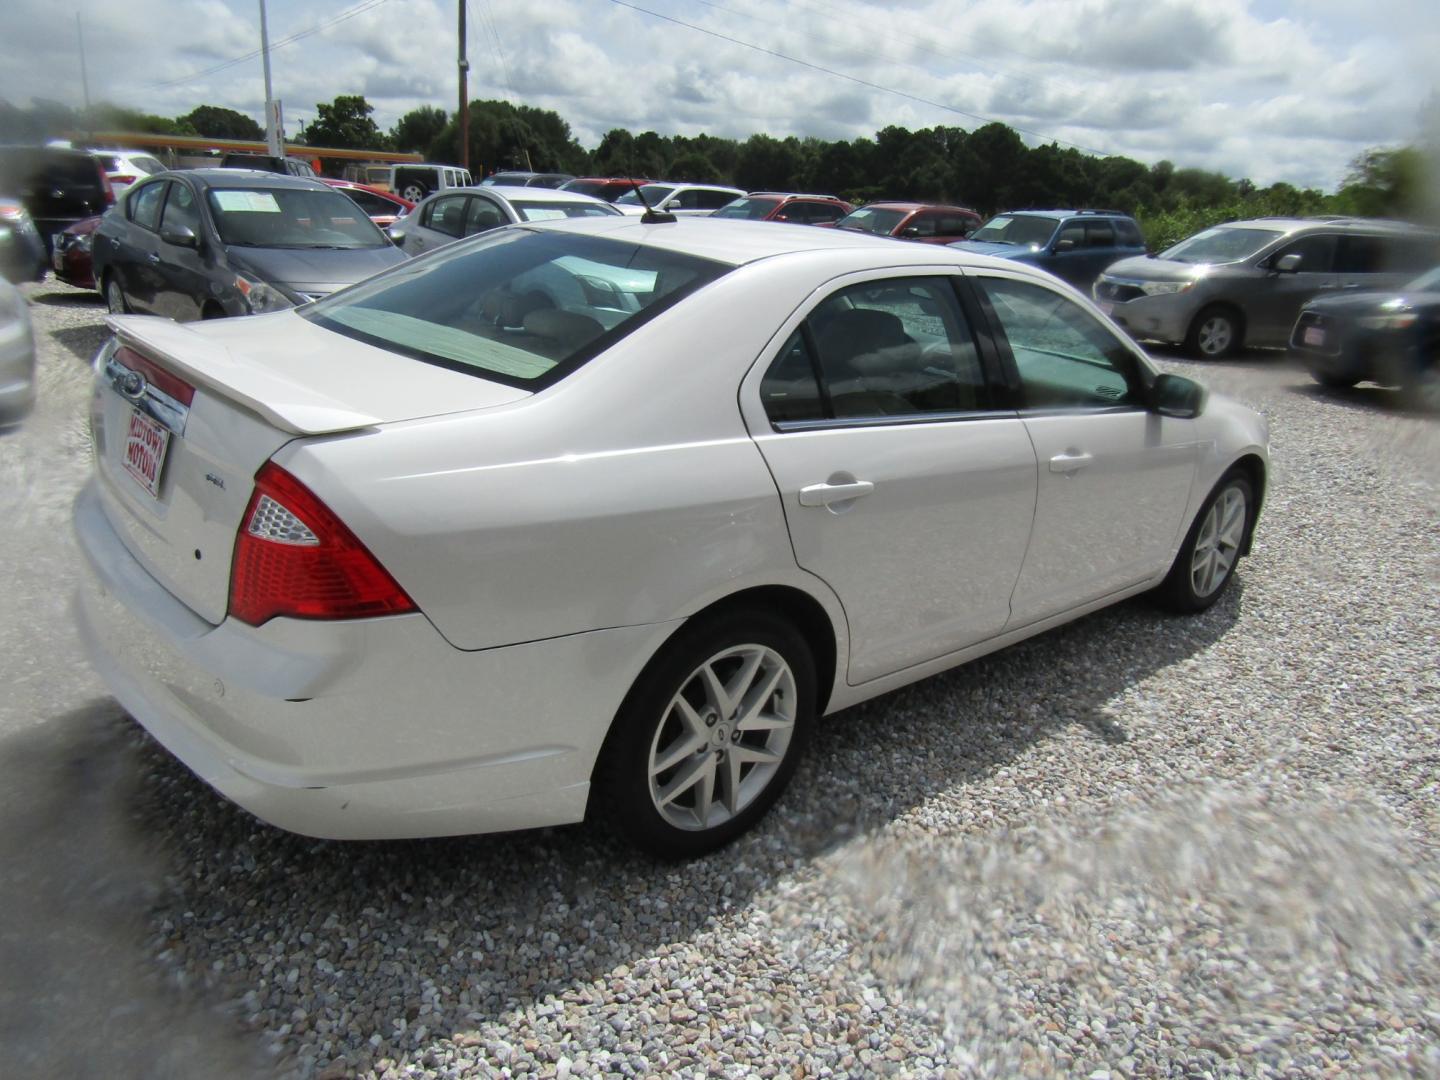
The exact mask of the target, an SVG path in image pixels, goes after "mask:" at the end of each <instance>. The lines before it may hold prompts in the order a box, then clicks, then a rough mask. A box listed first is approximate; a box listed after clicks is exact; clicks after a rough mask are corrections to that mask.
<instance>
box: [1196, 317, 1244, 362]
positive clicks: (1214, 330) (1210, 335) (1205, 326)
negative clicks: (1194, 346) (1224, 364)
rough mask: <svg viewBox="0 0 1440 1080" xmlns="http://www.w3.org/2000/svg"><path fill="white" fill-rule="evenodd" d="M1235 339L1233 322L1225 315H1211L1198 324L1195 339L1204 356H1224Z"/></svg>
mask: <svg viewBox="0 0 1440 1080" xmlns="http://www.w3.org/2000/svg"><path fill="white" fill-rule="evenodd" d="M1234 340H1235V324H1234V323H1232V322H1231V321H1230V319H1229V318H1228V317H1227V316H1225V315H1211V316H1210V317H1209V318H1208V319H1206V320H1205V321H1204V322H1202V323H1201V324H1200V330H1199V332H1198V333H1197V334H1196V341H1197V342H1198V343H1199V345H1200V352H1201V353H1202V354H1204V355H1205V356H1224V355H1225V354H1226V353H1227V352H1229V351H1230V346H1231V344H1232V343H1233V342H1234Z"/></svg>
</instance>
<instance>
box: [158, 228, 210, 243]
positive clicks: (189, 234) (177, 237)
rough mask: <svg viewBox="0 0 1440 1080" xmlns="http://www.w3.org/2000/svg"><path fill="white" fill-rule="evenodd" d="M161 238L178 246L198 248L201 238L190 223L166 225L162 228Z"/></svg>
mask: <svg viewBox="0 0 1440 1080" xmlns="http://www.w3.org/2000/svg"><path fill="white" fill-rule="evenodd" d="M160 239H161V240H164V241H165V243H167V244H174V245H175V246H176V247H186V248H198V247H199V246H200V239H199V238H198V237H197V236H196V235H195V230H194V229H192V228H190V226H189V225H166V226H165V227H164V228H163V229H161V230H160Z"/></svg>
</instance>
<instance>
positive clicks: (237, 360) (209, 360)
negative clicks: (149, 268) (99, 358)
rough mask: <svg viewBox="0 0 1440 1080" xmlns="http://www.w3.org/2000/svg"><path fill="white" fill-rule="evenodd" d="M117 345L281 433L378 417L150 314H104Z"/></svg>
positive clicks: (336, 428)
mask: <svg viewBox="0 0 1440 1080" xmlns="http://www.w3.org/2000/svg"><path fill="white" fill-rule="evenodd" d="M105 325H106V326H108V327H109V328H110V329H111V330H113V331H114V332H115V335H116V337H117V338H119V340H120V342H121V344H124V345H129V346H130V347H131V348H133V349H135V350H136V351H138V352H140V353H143V354H144V355H146V356H149V357H152V358H153V359H155V360H158V361H160V362H161V363H162V364H163V365H164V366H165V367H166V368H168V369H169V370H171V371H173V372H174V373H175V374H176V375H179V376H180V377H181V378H183V379H186V380H188V381H189V382H191V383H192V384H193V385H195V386H196V387H197V388H201V387H203V388H204V389H205V390H207V391H209V392H211V393H215V394H219V395H221V396H223V397H226V398H228V399H229V400H230V401H232V402H235V403H236V404H238V405H240V406H242V407H243V408H245V409H248V410H249V411H250V412H253V413H256V414H257V415H259V416H261V417H263V418H264V419H265V420H266V422H268V423H269V424H271V425H272V426H273V427H275V428H278V429H279V430H281V431H287V432H290V433H292V434H295V435H325V434H332V433H335V432H340V431H353V430H355V429H356V428H365V427H373V426H375V425H377V424H379V423H382V418H380V417H378V416H375V415H373V414H371V413H368V412H365V411H363V410H359V409H356V408H354V407H353V406H351V405H347V404H345V403H344V402H342V401H337V400H336V399H335V398H332V397H329V396H327V395H325V394H323V393H321V392H319V391H317V390H316V389H315V388H314V387H312V386H308V385H306V384H305V383H302V382H299V381H296V380H294V379H288V378H286V377H285V376H284V374H282V373H281V372H278V371H275V370H274V369H273V368H269V367H265V366H263V365H259V364H247V363H246V362H245V358H244V356H243V355H241V356H237V355H236V354H235V353H233V352H232V351H231V350H230V349H228V348H227V347H226V346H224V345H222V344H221V343H219V342H217V341H215V340H213V339H211V338H208V337H202V336H201V335H199V334H197V333H195V331H194V330H191V329H190V328H189V327H187V326H184V325H182V324H181V323H177V322H173V321H171V320H170V319H163V318H159V317H157V316H154V315H110V316H107V317H106V319H105Z"/></svg>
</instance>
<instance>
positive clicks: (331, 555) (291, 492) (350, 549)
mask: <svg viewBox="0 0 1440 1080" xmlns="http://www.w3.org/2000/svg"><path fill="white" fill-rule="evenodd" d="M415 610H416V607H415V602H414V601H413V600H411V599H410V597H409V596H407V595H406V594H405V590H404V589H402V588H400V586H399V585H398V584H396V582H395V579H394V578H392V577H391V576H390V575H389V573H387V572H386V570H385V568H384V567H383V566H381V565H380V563H379V562H377V561H376V559H375V556H374V555H371V554H370V552H369V550H368V549H367V548H366V547H365V545H364V544H362V543H361V542H360V540H359V539H358V538H357V537H356V536H355V534H354V533H352V532H351V531H350V530H349V529H348V528H346V527H345V523H344V522H342V521H341V520H340V519H339V518H338V517H336V516H335V515H334V514H333V513H331V512H330V509H329V507H327V506H326V505H325V504H324V503H322V502H321V501H320V500H319V498H317V497H316V495H315V493H314V492H312V491H311V490H310V489H309V488H307V487H306V486H305V485H304V484H302V483H301V482H300V481H299V480H297V479H295V477H293V476H291V475H290V474H289V473H288V472H286V471H285V470H284V469H282V468H281V467H280V466H279V465H276V464H275V463H274V462H267V463H266V464H265V465H264V466H262V467H261V469H260V471H259V472H258V473H256V474H255V492H254V494H253V495H251V496H250V505H249V506H248V507H247V508H246V510H245V516H244V518H242V519H241V522H240V532H239V535H237V536H236V538H235V559H234V561H233V563H232V564H231V568H230V614H231V615H233V616H234V617H235V618H237V619H240V620H242V621H243V622H247V623H249V624H250V625H251V626H259V625H260V624H261V623H263V622H265V621H267V620H269V619H273V618H274V617H275V616H277V615H286V616H289V617H290V618H294V619H363V618H369V617H371V616H375V615H398V614H401V613H403V612H407V611H415Z"/></svg>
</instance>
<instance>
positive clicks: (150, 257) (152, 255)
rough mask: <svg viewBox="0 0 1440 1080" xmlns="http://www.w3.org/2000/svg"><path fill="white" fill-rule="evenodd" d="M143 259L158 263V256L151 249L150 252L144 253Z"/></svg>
mask: <svg viewBox="0 0 1440 1080" xmlns="http://www.w3.org/2000/svg"><path fill="white" fill-rule="evenodd" d="M145 259H146V261H148V262H152V263H154V264H155V265H156V266H158V265H160V256H159V255H157V254H155V252H153V251H152V252H150V254H148V255H146V256H145Z"/></svg>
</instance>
